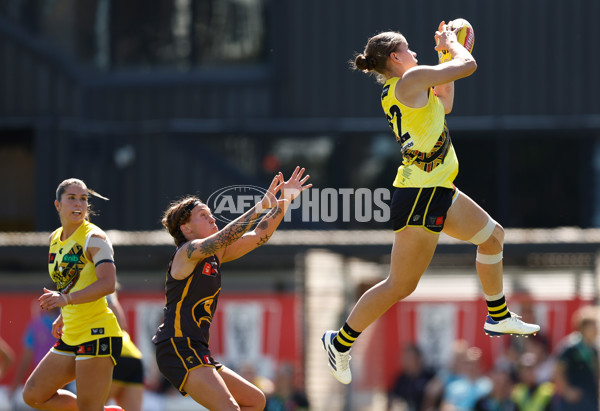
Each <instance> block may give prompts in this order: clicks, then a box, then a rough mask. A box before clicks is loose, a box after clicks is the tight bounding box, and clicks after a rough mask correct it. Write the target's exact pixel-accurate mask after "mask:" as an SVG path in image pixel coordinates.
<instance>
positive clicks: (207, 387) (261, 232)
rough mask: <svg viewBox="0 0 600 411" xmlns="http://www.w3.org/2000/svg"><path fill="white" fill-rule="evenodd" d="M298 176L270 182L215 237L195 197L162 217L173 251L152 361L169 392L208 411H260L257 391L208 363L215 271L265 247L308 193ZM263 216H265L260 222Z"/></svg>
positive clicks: (217, 284) (218, 287)
mask: <svg viewBox="0 0 600 411" xmlns="http://www.w3.org/2000/svg"><path fill="white" fill-rule="evenodd" d="M303 174H304V169H303V168H302V169H300V167H297V168H296V169H295V171H294V172H293V173H292V175H291V177H290V179H289V180H287V181H284V178H283V175H282V174H281V173H279V174H277V175H276V176H275V178H274V179H273V182H272V183H271V186H270V187H269V189H268V190H267V192H266V194H265V196H264V197H263V199H262V200H261V201H260V202H259V203H257V204H256V205H255V206H254V207H252V208H251V209H250V210H249V211H247V212H246V213H245V214H243V215H242V216H240V217H239V218H237V219H235V220H234V221H232V222H230V223H229V224H228V225H227V226H225V227H224V228H223V229H222V230H219V228H218V227H217V225H216V224H215V219H214V217H213V215H212V213H211V211H210V209H209V208H208V206H207V205H206V204H204V203H202V202H201V201H200V200H199V199H198V198H196V197H188V198H185V199H183V200H181V201H178V202H175V203H173V204H172V205H171V206H170V207H169V208H168V209H167V210H166V212H165V214H164V217H163V220H162V223H163V225H164V226H165V228H166V229H167V231H169V234H171V236H173V239H174V240H175V244H176V245H177V250H176V251H175V253H174V254H173V257H172V258H171V262H170V264H169V268H168V270H167V276H166V285H165V292H166V306H165V309H164V320H163V323H162V324H161V325H160V327H159V328H158V331H157V332H156V335H155V336H154V338H153V341H154V343H155V344H156V361H157V363H158V368H159V369H160V372H161V373H162V374H163V375H164V376H165V378H166V379H167V380H169V381H170V382H171V384H173V385H174V386H175V388H177V389H178V390H179V391H180V392H181V393H182V394H183V395H188V394H189V395H190V396H191V397H192V398H193V399H194V400H195V401H196V402H198V403H199V404H202V405H203V406H205V407H206V408H208V409H210V410H240V409H242V410H262V409H264V407H265V396H264V394H263V393H262V392H261V391H260V390H259V389H258V388H257V387H255V386H254V385H252V384H251V383H250V382H249V381H247V380H245V379H244V378H242V377H241V376H240V375H238V374H237V373H235V372H233V371H232V370H230V369H228V368H227V367H224V366H223V365H221V364H219V363H218V362H216V361H215V360H213V358H212V357H211V353H210V350H209V347H208V339H209V334H210V326H211V322H212V318H213V315H214V313H215V310H216V309H217V300H218V299H219V294H220V293H221V264H222V263H225V262H228V261H232V260H236V259H238V258H240V257H242V256H243V255H245V254H247V253H249V252H250V251H252V250H254V249H255V248H257V247H260V246H261V245H262V244H264V243H266V242H267V241H268V240H269V237H271V235H272V234H273V232H274V231H275V230H276V229H277V227H278V226H279V224H280V223H281V220H282V219H283V216H284V214H285V211H286V210H287V208H288V207H289V205H290V203H291V202H292V201H293V200H294V199H295V198H296V197H298V196H299V195H300V193H301V192H302V191H303V190H305V189H307V188H310V187H311V186H312V184H306V181H307V180H308V178H309V176H308V175H307V176H305V177H303V176H302V175H303ZM279 191H280V192H281V194H280V196H279V198H277V197H276V195H277V193H278V192H279ZM266 209H270V211H269V212H268V213H267V214H266V215H265V216H264V217H262V218H261V216H262V215H261V212H262V210H266ZM259 218H260V222H259V223H258V225H257V226H256V228H255V229H254V230H252V231H249V230H250V228H251V227H252V226H253V225H254V223H255V222H256V221H257V220H258V219H259Z"/></svg>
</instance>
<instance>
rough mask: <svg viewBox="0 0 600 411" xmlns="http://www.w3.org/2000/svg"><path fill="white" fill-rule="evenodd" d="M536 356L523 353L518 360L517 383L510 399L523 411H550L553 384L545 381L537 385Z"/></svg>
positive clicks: (530, 353)
mask: <svg viewBox="0 0 600 411" xmlns="http://www.w3.org/2000/svg"><path fill="white" fill-rule="evenodd" d="M537 364H538V359H537V355H536V354H535V353H533V352H526V353H524V354H523V355H522V356H521V358H520V359H519V363H518V371H517V372H518V376H519V383H518V384H517V385H516V386H515V389H514V391H513V395H512V398H513V400H514V401H515V402H516V403H517V405H518V406H519V410H523V411H550V410H552V396H553V395H554V384H553V383H551V382H549V381H546V382H542V383H539V381H538V380H537V376H536V369H537V367H536V365H537Z"/></svg>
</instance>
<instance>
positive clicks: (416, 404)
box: [388, 344, 435, 411]
mask: <svg viewBox="0 0 600 411" xmlns="http://www.w3.org/2000/svg"><path fill="white" fill-rule="evenodd" d="M402 363H403V370H402V372H401V373H400V374H399V375H398V377H397V378H396V381H395V383H394V386H393V387H392V389H391V390H390V391H389V393H388V407H391V406H393V404H394V403H397V402H400V403H403V405H404V407H402V409H404V410H407V411H420V410H421V409H422V405H423V397H424V396H425V387H426V386H427V383H428V382H429V381H430V380H431V379H432V378H433V377H434V375H435V372H434V371H433V370H431V369H428V368H426V367H425V365H424V364H423V355H422V353H421V349H420V348H419V347H418V346H417V345H415V344H411V345H408V346H406V347H405V348H404V352H403V355H402Z"/></svg>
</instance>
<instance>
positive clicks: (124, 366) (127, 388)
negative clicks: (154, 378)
mask: <svg viewBox="0 0 600 411" xmlns="http://www.w3.org/2000/svg"><path fill="white" fill-rule="evenodd" d="M118 287H119V284H118V283H117V288H118ZM106 300H107V301H108V307H109V308H110V309H111V310H112V312H113V313H115V316H116V317H117V321H118V322H119V325H120V326H121V331H122V332H123V349H122V350H121V358H119V361H118V362H117V365H115V368H114V370H113V380H112V385H111V387H110V394H109V398H112V399H114V400H115V401H116V402H117V404H119V406H120V407H122V408H123V409H124V410H127V411H142V402H143V399H144V365H143V363H142V352H141V351H140V350H139V349H138V347H136V345H135V344H134V343H133V341H132V340H131V336H130V335H129V332H128V330H129V327H128V326H127V317H126V316H125V311H124V310H123V307H122V306H121V303H120V302H119V299H118V298H117V292H116V291H115V292H114V293H112V294H110V295H108V296H106Z"/></svg>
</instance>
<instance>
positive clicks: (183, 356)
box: [156, 337, 223, 395]
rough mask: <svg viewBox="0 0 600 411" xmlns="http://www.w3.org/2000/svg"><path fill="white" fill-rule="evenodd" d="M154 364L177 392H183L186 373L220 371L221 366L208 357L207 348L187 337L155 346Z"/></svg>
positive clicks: (169, 340)
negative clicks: (206, 370) (212, 368)
mask: <svg viewBox="0 0 600 411" xmlns="http://www.w3.org/2000/svg"><path fill="white" fill-rule="evenodd" d="M156 363H157V364H158V369H159V370H160V373H161V374H162V375H163V376H164V377H165V378H166V379H167V380H168V381H169V382H170V383H171V384H173V386H174V387H175V388H177V389H178V390H179V392H181V393H182V394H183V395H187V393H186V392H185V391H184V390H183V385H184V384H185V382H186V380H187V377H188V373H189V372H190V371H191V370H193V369H194V368H198V367H215V368H216V369H217V371H218V370H220V369H221V368H222V367H223V365H222V364H220V363H218V362H216V361H215V360H214V359H213V358H212V357H211V356H210V350H209V349H208V347H207V346H206V345H205V344H203V343H199V342H194V341H192V340H190V339H189V338H187V337H179V338H171V339H168V340H166V341H163V342H160V343H158V344H157V345H156Z"/></svg>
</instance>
